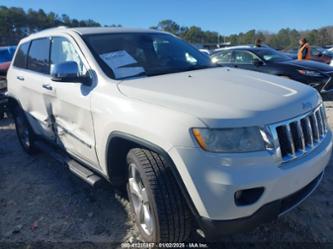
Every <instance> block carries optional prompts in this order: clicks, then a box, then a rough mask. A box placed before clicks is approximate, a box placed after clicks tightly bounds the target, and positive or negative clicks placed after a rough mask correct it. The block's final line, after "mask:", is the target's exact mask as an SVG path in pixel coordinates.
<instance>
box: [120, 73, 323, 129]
mask: <svg viewBox="0 0 333 249" xmlns="http://www.w3.org/2000/svg"><path fill="white" fill-rule="evenodd" d="M118 87H119V90H120V91H121V92H122V93H123V94H124V95H126V96H128V97H130V98H134V99H137V100H141V101H145V102H148V103H152V104H155V105H160V106H163V107H166V108H171V109H174V110H176V111H181V112H184V113H188V114H191V115H193V116H195V117H197V118H199V119H201V120H202V121H203V122H205V123H206V124H207V125H208V126H209V127H235V126H251V125H263V124H271V123H275V122H278V121H281V120H285V119H289V118H291V117H295V116H297V115H300V114H303V113H305V112H307V111H309V110H310V109H311V108H314V107H315V106H317V105H318V104H319V102H320V101H321V98H320V96H319V94H318V93H317V92H316V91H315V90H314V89H312V88H311V87H309V86H306V85H304V84H300V83H297V82H295V81H292V80H288V79H284V78H281V77H276V76H272V75H268V74H261V73H257V72H253V71H247V70H241V69H231V68H212V69H204V70H197V71H191V72H183V73H175V74H167V75H161V76H155V77H146V78H137V79H131V80H125V81H122V82H120V83H119V85H118ZM304 108H306V109H304Z"/></svg>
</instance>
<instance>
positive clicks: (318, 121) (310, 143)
mask: <svg viewBox="0 0 333 249" xmlns="http://www.w3.org/2000/svg"><path fill="white" fill-rule="evenodd" d="M270 131H271V135H272V138H273V141H274V147H275V151H276V154H277V157H278V159H280V160H281V161H282V162H287V161H290V160H293V159H295V158H299V157H301V156H303V155H304V154H306V153H308V152H310V151H312V150H313V149H314V148H315V147H317V146H318V145H319V144H320V143H321V141H322V140H323V139H324V137H325V135H326V133H327V131H328V128H327V122H326V114H325V109H324V106H323V105H322V104H321V105H320V106H319V107H317V108H316V109H315V110H313V111H311V112H309V113H307V114H305V115H302V116H299V117H296V118H294V119H290V120H287V121H284V122H280V123H277V124H273V125H271V126H270Z"/></svg>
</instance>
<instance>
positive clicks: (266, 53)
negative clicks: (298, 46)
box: [256, 49, 292, 62]
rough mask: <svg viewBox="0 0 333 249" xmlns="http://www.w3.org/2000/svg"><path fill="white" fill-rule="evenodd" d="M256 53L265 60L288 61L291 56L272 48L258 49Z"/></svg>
mask: <svg viewBox="0 0 333 249" xmlns="http://www.w3.org/2000/svg"><path fill="white" fill-rule="evenodd" d="M256 54H257V55H258V56H259V57H261V58H262V59H263V60H264V61H267V62H281V61H288V60H291V59H292V58H291V57H289V56H287V55H285V54H283V53H281V52H278V51H275V50H273V49H258V50H257V51H256Z"/></svg>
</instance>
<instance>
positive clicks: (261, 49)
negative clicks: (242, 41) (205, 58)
mask: <svg viewBox="0 0 333 249" xmlns="http://www.w3.org/2000/svg"><path fill="white" fill-rule="evenodd" d="M228 50H244V51H251V52H254V53H256V52H258V51H263V50H266V51H267V50H274V49H272V48H266V47H260V48H259V47H250V46H235V47H230V48H226V49H220V50H218V51H216V50H215V51H214V54H215V53H219V52H222V51H228Z"/></svg>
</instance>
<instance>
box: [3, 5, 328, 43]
mask: <svg viewBox="0 0 333 249" xmlns="http://www.w3.org/2000/svg"><path fill="white" fill-rule="evenodd" d="M57 26H67V27H100V26H102V25H101V24H100V23H98V22H96V21H94V20H91V19H87V20H77V19H75V18H74V19H72V18H70V17H69V16H68V15H65V14H63V15H58V14H56V13H54V12H49V13H45V12H44V11H43V10H42V9H39V10H33V9H29V10H27V11H25V10H24V9H22V8H17V7H10V8H8V7H5V6H0V46H3V45H15V44H17V43H18V41H19V40H20V39H21V38H23V37H25V36H27V35H29V34H31V33H34V32H37V31H40V30H43V29H47V28H52V27H57ZM104 26H111V27H120V26H121V25H114V24H112V25H104ZM151 28H152V29H158V30H164V31H167V32H170V33H173V34H175V35H177V36H179V37H181V38H183V39H184V40H186V41H188V42H190V43H193V44H211V45H213V44H217V43H220V44H221V43H224V42H230V44H231V45H239V44H251V43H254V41H255V40H256V39H257V38H260V39H261V40H263V41H264V42H265V43H267V44H268V45H270V46H272V47H274V48H277V49H284V48H296V47H297V46H298V40H299V39H300V37H305V38H306V39H307V40H308V41H309V42H310V44H312V45H319V46H325V45H329V44H333V26H327V27H322V28H319V29H312V30H307V31H298V30H296V29H290V28H283V29H280V30H279V31H278V32H277V33H271V32H267V31H260V30H255V29H252V30H249V31H247V32H241V33H238V34H232V35H228V36H222V35H220V34H219V33H218V32H215V31H208V30H203V29H202V28H201V27H198V26H190V27H187V26H181V25H179V24H177V23H176V22H175V21H173V20H162V21H160V22H159V23H158V24H157V25H156V26H152V27H151Z"/></svg>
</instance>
